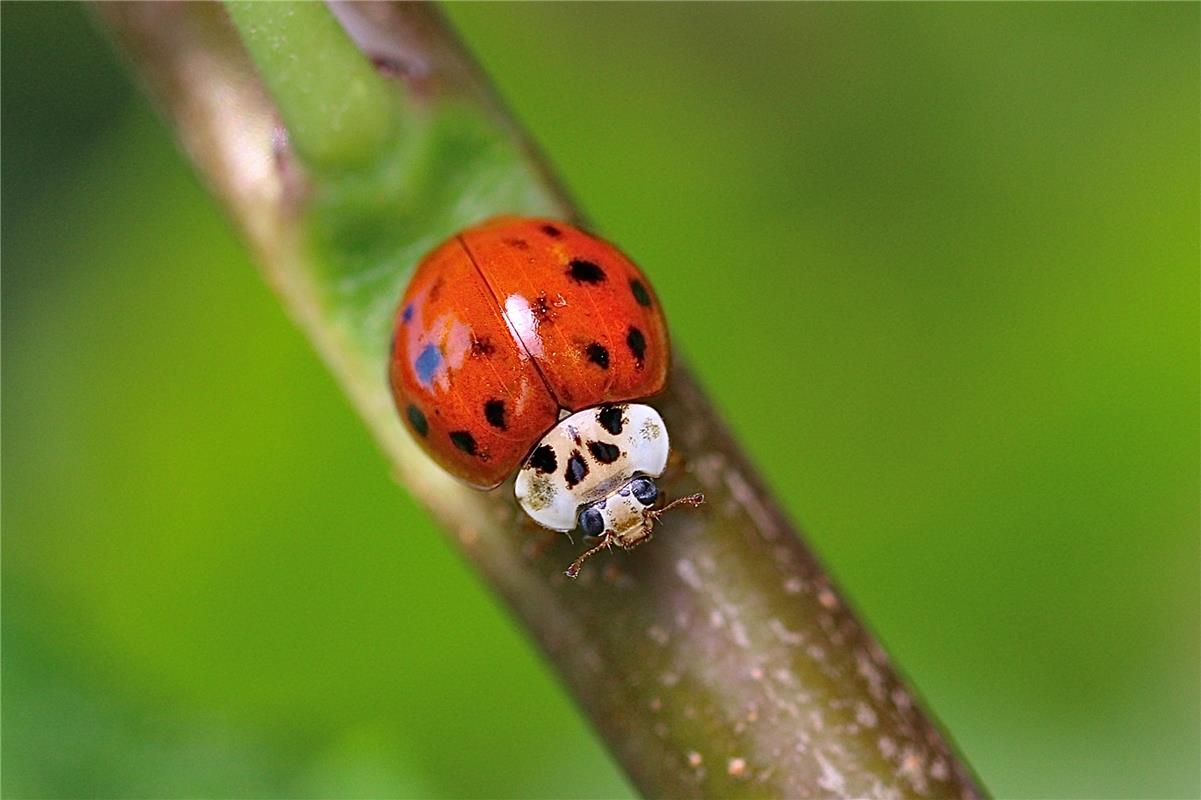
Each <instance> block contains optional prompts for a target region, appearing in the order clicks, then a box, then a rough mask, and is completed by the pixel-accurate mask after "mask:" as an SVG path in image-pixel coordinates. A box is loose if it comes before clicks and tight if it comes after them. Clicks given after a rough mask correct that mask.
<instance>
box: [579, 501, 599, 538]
mask: <svg viewBox="0 0 1201 800" xmlns="http://www.w3.org/2000/svg"><path fill="white" fill-rule="evenodd" d="M580 530H582V531H583V532H584V535H585V536H600V535H601V534H602V533H604V532H605V518H604V517H602V516H601V513H600V511H598V510H597V509H596V508H595V507H594V506H588V507H587V508H585V509H584V510H583V511H581V512H580Z"/></svg>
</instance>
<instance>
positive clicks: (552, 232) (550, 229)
mask: <svg viewBox="0 0 1201 800" xmlns="http://www.w3.org/2000/svg"><path fill="white" fill-rule="evenodd" d="M542 232H543V233H545V234H546V235H547V236H553V237H554V238H556V239H558V238H559V237H560V236H562V235H563V231H561V230H559V229H558V228H556V227H555V226H554V225H543V226H542Z"/></svg>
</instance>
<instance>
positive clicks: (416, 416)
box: [405, 405, 430, 436]
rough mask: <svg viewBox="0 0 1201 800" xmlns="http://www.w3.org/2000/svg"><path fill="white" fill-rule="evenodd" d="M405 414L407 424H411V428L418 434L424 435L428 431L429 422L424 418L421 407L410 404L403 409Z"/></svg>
mask: <svg viewBox="0 0 1201 800" xmlns="http://www.w3.org/2000/svg"><path fill="white" fill-rule="evenodd" d="M405 416H406V417H408V418H409V424H410V425H412V426H413V430H414V431H416V432H417V433H418V435H420V436H425V435H426V434H427V433H429V432H430V424H429V422H428V421H427V420H426V418H425V414H422V413H421V409H420V408H418V407H417V406H414V405H410V406H409V407H408V408H406V409H405Z"/></svg>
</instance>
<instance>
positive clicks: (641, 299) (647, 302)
mask: <svg viewBox="0 0 1201 800" xmlns="http://www.w3.org/2000/svg"><path fill="white" fill-rule="evenodd" d="M630 291H631V292H633V293H634V299H635V300H637V301H638V305H640V306H642V307H643V308H650V307H651V293H650V292H648V291H647V290H646V287H645V286H643V285H642V281H640V280H638V279H637V278H634V279H632V280H631V281H630Z"/></svg>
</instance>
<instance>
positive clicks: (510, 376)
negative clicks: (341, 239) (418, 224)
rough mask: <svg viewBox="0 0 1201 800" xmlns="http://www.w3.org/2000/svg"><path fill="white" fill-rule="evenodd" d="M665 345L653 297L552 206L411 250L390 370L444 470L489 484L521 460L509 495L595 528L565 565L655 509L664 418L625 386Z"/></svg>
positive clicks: (663, 361)
mask: <svg viewBox="0 0 1201 800" xmlns="http://www.w3.org/2000/svg"><path fill="white" fill-rule="evenodd" d="M668 360H669V345H668V339H667V324H666V322H665V321H664V318H663V312H662V310H661V307H660V305H659V301H658V298H657V297H656V296H655V293H654V290H653V289H652V288H651V285H650V283H649V282H648V281H647V279H646V277H645V276H644V275H643V274H642V272H641V271H640V270H639V269H638V267H637V266H635V265H634V263H633V262H632V261H630V260H629V259H628V258H626V256H625V255H623V254H622V253H621V251H619V250H618V249H617V248H616V247H614V246H613V245H611V244H609V243H608V242H604V241H602V240H600V239H597V238H596V237H594V236H590V235H589V234H586V233H584V232H583V231H580V230H579V229H577V228H574V227H572V226H570V225H567V224H565V223H563V222H559V221H557V220H549V219H524V218H518V217H500V218H497V219H493V220H489V221H488V222H485V223H483V224H481V225H478V226H476V227H473V228H469V229H467V230H464V231H462V232H460V233H459V234H457V235H456V236H454V237H452V238H450V239H448V240H447V241H445V242H443V243H442V244H441V245H440V246H439V247H437V248H436V249H435V250H434V251H433V252H432V253H430V254H429V255H427V256H426V257H425V258H424V259H423V260H422V262H421V264H420V265H418V267H417V270H416V272H415V273H414V275H413V278H412V280H411V281H410V282H409V286H408V289H407V290H406V292H405V295H404V298H403V299H402V300H401V303H400V308H399V311H398V314H397V319H396V329H395V333H394V337H393V346H392V358H391V364H390V379H391V385H392V393H393V397H394V399H395V401H396V407H397V409H398V410H399V412H400V415H401V417H402V419H404V420H405V422H406V424H407V425H408V427H409V430H410V431H412V433H413V435H414V436H415V438H416V439H417V441H418V442H420V443H421V445H422V447H423V448H424V449H425V451H426V453H428V454H429V456H430V457H431V458H433V459H434V460H435V461H437V462H438V463H439V464H440V465H441V466H442V467H443V468H444V469H446V470H447V471H448V472H450V473H451V474H453V475H455V476H457V477H459V478H461V479H462V480H464V481H466V482H467V483H470V484H472V485H473V486H476V487H479V488H481V489H489V488H492V487H495V486H496V485H498V484H500V483H501V482H502V481H504V480H505V478H507V477H508V476H509V475H510V474H512V473H513V471H514V470H516V469H517V468H518V467H519V466H521V472H520V474H519V475H518V479H517V482H516V486H515V489H516V493H517V498H518V501H519V502H520V504H521V506H522V508H523V509H525V511H526V512H527V513H528V514H529V515H530V516H531V517H532V518H533V519H534V520H535V521H537V522H538V523H539V524H541V525H543V526H545V527H548V528H551V529H553V530H560V531H566V530H570V529H571V528H573V527H575V526H576V525H577V524H578V525H579V526H580V527H581V528H582V529H583V531H584V533H585V534H586V535H589V536H595V537H599V538H600V539H601V541H600V543H599V544H598V545H597V546H596V547H594V548H592V549H591V550H589V551H588V552H587V553H585V554H584V555H583V556H582V557H581V558H580V559H579V560H578V561H577V562H576V563H575V564H573V565H572V569H570V570H568V574H569V575H573V576H574V574H575V573H576V572H578V570H579V565H580V563H581V562H582V561H583V560H584V559H585V558H587V557H588V556H590V555H592V554H593V553H594V552H596V551H598V550H599V549H601V548H604V547H608V546H611V545H614V544H616V545H618V546H621V547H624V548H627V549H628V548H630V547H633V546H635V545H637V544H640V543H641V542H643V541H645V540H646V539H647V538H649V536H650V531H651V526H652V525H653V523H654V521H655V519H656V518H657V517H658V516H659V514H661V513H662V512H663V511H665V510H666V508H663V509H659V510H655V509H653V504H654V502H655V500H656V498H657V496H658V490H657V488H656V487H655V484H654V481H653V479H654V478H656V477H658V476H659V475H661V474H662V472H663V470H664V468H665V466H666V462H667V453H668V439H667V428H666V425H664V423H663V420H662V418H661V417H660V416H659V414H658V413H657V412H656V411H655V410H654V409H653V408H651V407H650V406H646V405H640V404H634V403H631V402H630V401H633V400H639V399H642V398H646V397H650V396H652V395H655V394H657V393H658V392H660V391H661V390H662V389H663V386H664V383H665V382H666V380H667V369H668ZM677 502H689V503H692V504H694V505H695V504H697V503H699V502H700V497H699V496H693V497H689V498H683V499H682V500H680V501H677ZM672 505H674V503H673V504H672ZM669 507H670V506H669Z"/></svg>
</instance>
